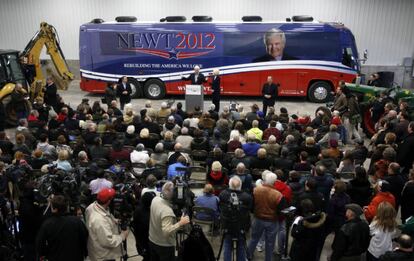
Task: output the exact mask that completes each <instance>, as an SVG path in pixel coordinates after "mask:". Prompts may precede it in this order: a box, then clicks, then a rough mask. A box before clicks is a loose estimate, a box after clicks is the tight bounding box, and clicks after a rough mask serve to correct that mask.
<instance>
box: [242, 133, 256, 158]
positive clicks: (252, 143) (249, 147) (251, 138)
mask: <svg viewBox="0 0 414 261" xmlns="http://www.w3.org/2000/svg"><path fill="white" fill-rule="evenodd" d="M242 148H243V151H244V153H246V156H251V157H255V156H257V151H258V150H259V149H260V144H259V143H257V142H256V136H255V135H254V134H249V135H248V136H247V143H245V144H243V146H242Z"/></svg>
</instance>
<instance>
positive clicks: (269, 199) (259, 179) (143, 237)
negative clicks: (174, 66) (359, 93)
mask: <svg viewBox="0 0 414 261" xmlns="http://www.w3.org/2000/svg"><path fill="white" fill-rule="evenodd" d="M271 81H272V79H269V82H270V83H271ZM51 85H53V82H49V83H48V86H51ZM108 88H112V89H113V90H115V89H116V88H123V89H121V90H122V91H120V92H118V93H119V95H121V96H122V95H126V94H127V93H128V92H129V87H128V86H127V84H126V82H125V81H124V82H122V83H121V84H120V85H118V86H110V87H108ZM116 93H117V91H115V92H114V95H115V94H116ZM50 95H56V97H51V96H50ZM45 98H47V100H44V99H43V98H37V99H36V100H35V102H34V104H33V109H32V111H31V112H30V115H28V116H27V117H23V118H21V119H19V126H18V127H17V128H16V130H15V133H16V134H15V140H14V141H13V140H11V139H9V137H8V136H7V135H6V134H5V132H0V160H1V162H0V207H1V210H2V211H1V213H2V215H1V217H2V226H3V227H2V231H3V230H7V228H9V227H8V225H7V224H9V223H7V222H6V221H7V220H8V218H7V217H9V216H10V215H12V214H13V213H11V212H12V210H11V206H14V207H15V209H16V210H17V213H18V214H17V216H16V218H17V220H18V221H19V222H18V226H19V237H18V238H19V241H20V242H21V245H22V249H23V254H24V259H25V260H38V259H39V258H41V257H45V258H46V259H47V260H59V261H61V260H84V258H85V257H86V256H89V258H90V260H92V261H94V260H119V259H120V258H121V257H122V256H123V255H124V254H125V249H124V246H123V242H125V239H126V238H128V233H129V232H128V231H129V230H128V228H127V226H122V223H123V222H122V221H124V220H122V219H123V216H122V217H116V218H115V216H114V215H113V204H114V201H115V199H116V198H117V196H119V195H118V194H122V193H124V192H125V191H127V189H126V187H127V186H126V184H127V183H131V184H132V189H131V191H132V193H131V194H132V197H131V198H128V199H127V198H126V197H124V198H123V200H126V201H129V202H130V203H131V204H130V205H132V207H131V208H129V209H127V210H124V212H129V213H127V214H129V215H126V217H127V220H128V221H130V220H131V221H132V223H131V227H132V228H133V232H134V236H135V239H136V245H137V251H138V253H139V254H140V255H141V256H143V257H144V260H173V259H174V255H175V244H176V240H175V233H176V232H177V231H179V230H181V229H183V228H185V227H186V226H188V224H189V223H190V222H191V219H192V218H197V219H201V220H213V221H214V224H215V226H214V227H215V228H212V230H215V229H217V228H220V227H221V232H222V233H223V240H224V260H226V261H229V260H232V259H231V258H232V251H236V252H237V260H243V261H244V260H246V258H248V259H252V258H254V255H255V252H262V251H263V250H264V256H265V257H264V259H265V260H266V261H270V260H272V258H273V255H274V253H277V254H278V255H280V256H282V255H285V254H286V253H287V254H288V255H289V256H290V258H291V259H292V260H315V261H316V260H319V259H320V255H321V252H322V248H323V246H324V244H325V239H326V237H327V236H328V235H329V234H331V233H334V240H333V243H332V246H331V248H332V254H331V255H330V256H329V257H328V258H329V260H332V261H335V260H361V257H362V256H364V257H365V256H366V259H367V260H413V242H412V237H413V236H414V230H413V228H412V227H413V222H414V217H413V215H414V204H413V203H412V202H413V201H414V170H413V160H414V156H413V155H414V154H413V153H410V152H411V148H412V147H413V146H414V134H413V132H414V122H410V121H409V120H410V119H409V116H408V113H407V111H406V107H405V105H404V104H399V105H398V106H397V105H394V104H393V103H391V102H390V101H389V99H387V97H384V96H381V97H378V99H377V100H376V107H374V110H375V111H373V112H372V113H373V115H378V118H377V125H376V128H377V132H376V134H375V135H374V136H373V137H372V139H371V140H370V142H367V141H366V140H365V141H364V139H363V138H362V137H361V135H360V132H359V131H358V130H357V128H358V125H359V119H358V117H357V115H359V113H360V112H359V109H358V102H357V100H356V98H355V97H354V96H352V94H350V92H349V90H348V89H347V88H346V86H344V85H342V86H339V87H338V91H337V93H336V98H335V102H334V105H333V108H332V116H330V115H327V113H326V112H324V111H322V110H321V111H318V112H317V113H316V115H315V117H313V119H312V118H311V117H310V116H309V115H294V114H290V113H289V112H288V110H287V109H286V108H283V107H282V108H279V110H276V107H275V106H274V104H273V103H271V104H269V103H266V106H267V107H268V108H267V109H268V110H267V109H266V112H263V111H261V110H260V109H259V106H258V105H257V104H253V105H252V106H251V108H246V109H245V108H243V107H242V106H240V105H237V104H232V105H231V106H224V107H223V108H222V111H220V112H219V111H217V110H216V109H215V105H214V104H211V106H210V107H209V109H208V110H205V111H202V110H201V109H200V108H197V107H196V108H195V111H194V112H186V111H185V110H184V109H183V105H182V104H181V103H177V104H176V105H175V106H169V104H167V103H166V102H163V103H162V104H161V106H160V108H154V107H153V106H152V103H151V101H147V102H146V103H145V107H144V108H142V109H141V110H139V111H136V110H133V109H132V106H131V105H130V104H128V102H129V100H128V101H126V100H125V99H124V100H122V101H121V102H122V107H123V108H122V109H121V108H119V107H118V103H117V98H116V96H114V97H113V98H110V97H109V96H108V97H106V102H107V104H106V105H102V104H101V103H100V102H99V101H96V102H94V103H93V104H92V106H91V105H90V104H89V101H88V99H83V100H82V102H81V103H80V104H79V105H78V106H77V107H76V108H72V107H71V106H69V105H68V104H66V103H65V101H64V100H63V99H62V97H59V96H58V95H57V94H48V96H45ZM381 106H382V108H381ZM368 143H369V146H368ZM345 144H351V145H352V146H346V147H345V146H343V145H345ZM368 158H370V161H367V159H368ZM195 167H197V168H198V169H204V174H205V182H204V183H205V186H204V189H203V194H202V195H197V197H195V198H191V203H192V204H191V205H194V206H198V207H205V208H208V209H211V210H212V213H213V214H212V215H208V214H205V213H204V214H202V213H201V214H197V216H195V217H194V216H192V215H191V210H190V211H189V212H190V213H183V214H182V215H181V216H178V217H177V215H176V212H175V211H174V209H173V199H174V197H176V193H175V192H176V187H177V183H176V182H177V180H180V182H181V181H183V180H184V181H185V182H187V183H188V184H186V186H188V187H189V188H191V186H192V184H193V183H191V171H192V169H194V168H195ZM44 177H49V178H51V179H53V178H56V177H58V178H56V179H58V180H59V182H58V184H52V185H51V188H49V192H50V193H49V194H48V195H46V196H47V199H46V200H45V203H44V204H41V203H39V202H40V201H41V200H40V199H39V195H38V190H39V185H40V184H39V183H40V181H41V180H45V178H44ZM67 177H73V179H67ZM62 180H64V181H67V180H74V183H75V186H74V187H70V189H69V192H68V190H67V189H66V190H65V189H59V188H60V187H62V186H63V185H62V184H64V183H65V182H63V181H62ZM67 184H70V182H66V183H65V186H67ZM198 185H199V184H198ZM203 185H204V184H203ZM120 187H122V188H120ZM74 193H75V194H76V193H78V195H74V196H73V194H74ZM190 194H192V193H190ZM43 196H45V195H43ZM185 196H188V194H185ZM193 196H194V195H193V194H192V196H191V197H193ZM236 205H237V209H236V210H235V213H236V214H235V213H233V212H234V211H233V210H234V209H232V206H236ZM290 206H294V207H295V208H292V209H296V210H295V211H294V213H293V214H286V212H285V211H284V210H286V209H287V208H288V207H290ZM399 210H400V211H401V216H400V217H399V218H397V213H398V211H399ZM121 212H122V211H121ZM9 225H10V224H9ZM290 226H291V230H290V235H291V236H292V238H293V242H292V243H291V247H290V251H289V252H288V249H286V244H285V242H286V239H287V238H288V236H289V235H287V231H289V230H288V229H287V228H290ZM211 232H212V233H214V231H211ZM2 233H3V232H2ZM249 235H250V236H249ZM247 238H250V239H249V240H247ZM394 239H396V243H393V240H394ZM233 241H236V242H237V247H236V248H235V249H233ZM396 246H397V247H396ZM395 247H396V248H395Z"/></svg>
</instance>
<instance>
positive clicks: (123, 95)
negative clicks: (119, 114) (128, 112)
mask: <svg viewBox="0 0 414 261" xmlns="http://www.w3.org/2000/svg"><path fill="white" fill-rule="evenodd" d="M116 92H117V94H118V96H119V102H120V103H121V110H124V106H125V104H127V103H130V102H131V93H132V89H131V85H130V84H129V83H128V78H127V77H126V76H124V77H122V82H121V83H120V84H118V86H117V88H116Z"/></svg>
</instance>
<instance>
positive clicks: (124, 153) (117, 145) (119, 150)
mask: <svg viewBox="0 0 414 261" xmlns="http://www.w3.org/2000/svg"><path fill="white" fill-rule="evenodd" d="M109 160H110V161H111V162H115V160H120V161H121V162H122V161H130V151H129V150H127V149H126V148H124V145H123V144H122V142H120V141H118V140H115V141H114V142H113V143H112V148H111V151H110V152H109Z"/></svg>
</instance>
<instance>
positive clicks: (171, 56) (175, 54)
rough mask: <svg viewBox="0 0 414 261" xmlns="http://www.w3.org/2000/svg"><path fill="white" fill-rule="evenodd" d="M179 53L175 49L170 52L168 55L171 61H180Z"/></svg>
mask: <svg viewBox="0 0 414 261" xmlns="http://www.w3.org/2000/svg"><path fill="white" fill-rule="evenodd" d="M179 53H180V52H179V51H178V52H177V51H176V50H175V49H174V48H172V49H171V50H170V51H169V52H168V54H169V55H170V57H169V59H170V60H171V59H176V60H178V55H179Z"/></svg>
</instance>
